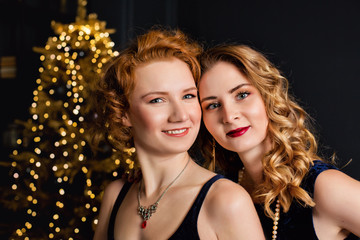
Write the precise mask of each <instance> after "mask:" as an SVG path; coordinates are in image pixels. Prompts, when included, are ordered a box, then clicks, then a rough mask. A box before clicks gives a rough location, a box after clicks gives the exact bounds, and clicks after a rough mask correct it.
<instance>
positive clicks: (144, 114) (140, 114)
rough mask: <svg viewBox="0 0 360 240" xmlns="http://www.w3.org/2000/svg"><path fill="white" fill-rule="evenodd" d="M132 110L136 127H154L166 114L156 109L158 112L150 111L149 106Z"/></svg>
mask: <svg viewBox="0 0 360 240" xmlns="http://www.w3.org/2000/svg"><path fill="white" fill-rule="evenodd" d="M155 111H156V110H155ZM131 112H132V114H131V116H132V117H131V118H132V119H131V120H132V122H134V123H135V124H133V127H134V128H139V127H141V128H145V129H152V128H155V127H156V126H157V125H159V122H161V121H162V119H163V118H164V114H162V113H161V111H156V114H154V112H153V111H149V109H147V108H141V107H138V108H134V109H132V111H131Z"/></svg>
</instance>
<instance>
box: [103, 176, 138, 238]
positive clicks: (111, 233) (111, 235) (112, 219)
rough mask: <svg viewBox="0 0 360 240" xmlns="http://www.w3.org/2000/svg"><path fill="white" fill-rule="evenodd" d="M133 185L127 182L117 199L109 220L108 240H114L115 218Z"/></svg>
mask: <svg viewBox="0 0 360 240" xmlns="http://www.w3.org/2000/svg"><path fill="white" fill-rule="evenodd" d="M131 185H132V183H131V182H125V184H124V186H123V187H122V189H121V191H120V193H119V195H118V196H117V198H116V201H115V204H114V206H113V209H112V211H111V215H110V219H109V227H108V240H113V239H114V228H115V218H116V214H117V212H118V210H119V208H120V205H121V203H122V201H123V200H124V198H125V196H126V194H127V192H128V191H129V189H130V187H131Z"/></svg>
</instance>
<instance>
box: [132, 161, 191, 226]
mask: <svg viewBox="0 0 360 240" xmlns="http://www.w3.org/2000/svg"><path fill="white" fill-rule="evenodd" d="M190 159H191V158H190V156H189V160H188V161H187V163H186V165H185V167H184V168H183V169H182V170H181V172H180V173H179V174H178V175H177V176H176V178H175V179H174V180H172V182H171V183H170V184H169V185H168V186H167V187H166V189H165V190H164V191H163V192H162V194H161V195H160V197H159V198H158V200H157V201H156V202H155V203H154V204H151V205H150V206H148V207H145V206H142V205H141V203H140V193H141V185H142V184H141V183H142V181H140V183H139V191H138V214H139V215H140V216H141V217H142V218H143V222H142V223H141V228H146V225H147V221H148V220H149V219H150V218H151V216H152V215H153V214H154V213H155V212H156V209H157V208H158V205H159V202H160V200H161V199H162V198H163V196H164V195H165V193H166V192H167V191H168V190H169V188H170V187H171V185H173V184H174V182H175V181H176V180H177V179H178V178H179V177H180V175H181V174H182V173H183V172H184V170H185V168H186V167H187V165H188V164H189V162H190Z"/></svg>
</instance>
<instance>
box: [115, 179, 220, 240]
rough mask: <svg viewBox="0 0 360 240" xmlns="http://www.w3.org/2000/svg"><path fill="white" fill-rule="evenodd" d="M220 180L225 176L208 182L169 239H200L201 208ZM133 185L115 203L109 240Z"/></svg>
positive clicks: (122, 191) (129, 184) (124, 189)
mask: <svg viewBox="0 0 360 240" xmlns="http://www.w3.org/2000/svg"><path fill="white" fill-rule="evenodd" d="M220 178H223V176H222V175H220V174H218V175H216V176H214V177H212V178H211V179H210V180H209V181H207V182H206V183H205V184H204V186H203V187H202V188H201V190H200V192H199V194H198V196H197V197H196V199H195V201H194V203H193V205H192V207H191V208H190V210H189V212H188V214H187V215H186V217H185V219H184V221H183V222H182V223H181V225H180V227H179V228H178V229H177V230H176V232H175V233H174V234H173V235H172V236H171V237H170V238H169V239H170V240H184V239H191V240H193V239H194V240H196V239H200V238H199V234H198V231H197V220H198V216H199V212H200V208H201V205H202V204H203V202H204V199H205V197H206V194H207V192H208V191H209V189H210V187H211V185H212V184H213V183H214V182H215V181H217V180H218V179H220ZM131 184H132V183H129V182H126V183H125V185H124V186H123V188H122V189H121V191H120V193H119V195H118V197H117V199H116V201H115V204H114V207H113V210H112V212H111V215H110V220H109V228H108V239H109V240H113V239H114V227H115V218H116V214H117V212H118V210H119V208H120V205H121V203H122V201H123V199H124V198H125V196H126V193H127V192H128V190H129V188H130V186H131ZM134 211H135V209H134Z"/></svg>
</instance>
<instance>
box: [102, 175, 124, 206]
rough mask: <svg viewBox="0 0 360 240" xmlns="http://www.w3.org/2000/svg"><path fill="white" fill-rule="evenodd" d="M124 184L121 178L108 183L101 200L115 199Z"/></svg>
mask: <svg viewBox="0 0 360 240" xmlns="http://www.w3.org/2000/svg"><path fill="white" fill-rule="evenodd" d="M124 184H125V182H124V181H123V180H121V179H118V180H115V181H113V182H111V183H109V185H107V186H106V188H105V191H104V196H103V200H102V202H104V201H115V200H116V198H117V196H118V195H119V192H120V191H121V189H122V187H123V186H124Z"/></svg>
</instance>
